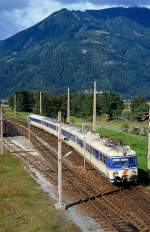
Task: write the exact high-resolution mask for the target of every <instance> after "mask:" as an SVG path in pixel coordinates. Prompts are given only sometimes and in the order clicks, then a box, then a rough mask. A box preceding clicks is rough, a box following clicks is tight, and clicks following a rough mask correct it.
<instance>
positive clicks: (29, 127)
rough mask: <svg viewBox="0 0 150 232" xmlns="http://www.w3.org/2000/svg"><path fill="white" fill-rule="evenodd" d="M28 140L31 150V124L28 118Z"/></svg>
mask: <svg viewBox="0 0 150 232" xmlns="http://www.w3.org/2000/svg"><path fill="white" fill-rule="evenodd" d="M28 140H29V148H30V147H31V124H30V120H29V118H28Z"/></svg>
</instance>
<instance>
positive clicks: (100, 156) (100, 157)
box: [99, 153, 102, 161]
mask: <svg viewBox="0 0 150 232" xmlns="http://www.w3.org/2000/svg"><path fill="white" fill-rule="evenodd" d="M99 159H100V161H102V154H101V153H99Z"/></svg>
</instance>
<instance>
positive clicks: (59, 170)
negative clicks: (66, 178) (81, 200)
mask: <svg viewBox="0 0 150 232" xmlns="http://www.w3.org/2000/svg"><path fill="white" fill-rule="evenodd" d="M56 208H57V209H64V205H63V203H62V131H61V112H60V111H59V112H58V201H57V204H56Z"/></svg>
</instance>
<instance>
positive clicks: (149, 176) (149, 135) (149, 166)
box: [147, 109, 150, 179]
mask: <svg viewBox="0 0 150 232" xmlns="http://www.w3.org/2000/svg"><path fill="white" fill-rule="evenodd" d="M147 169H148V179H150V109H149V125H148V155H147Z"/></svg>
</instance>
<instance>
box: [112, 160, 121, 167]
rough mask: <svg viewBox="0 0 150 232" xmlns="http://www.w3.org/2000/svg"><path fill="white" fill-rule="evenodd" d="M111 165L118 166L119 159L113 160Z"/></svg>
mask: <svg viewBox="0 0 150 232" xmlns="http://www.w3.org/2000/svg"><path fill="white" fill-rule="evenodd" d="M112 164H113V165H114V166H120V164H121V163H120V159H113V160H112Z"/></svg>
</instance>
